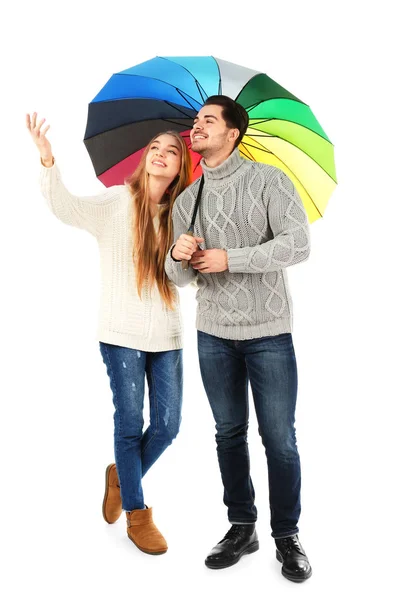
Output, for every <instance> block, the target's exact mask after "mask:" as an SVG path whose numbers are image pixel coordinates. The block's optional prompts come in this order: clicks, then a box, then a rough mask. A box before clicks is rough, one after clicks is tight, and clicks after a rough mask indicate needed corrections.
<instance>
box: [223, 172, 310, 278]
mask: <svg viewBox="0 0 400 600" xmlns="http://www.w3.org/2000/svg"><path fill="white" fill-rule="evenodd" d="M264 202H265V204H266V208H267V211H268V221H269V226H270V227H271V230H272V233H273V235H274V238H273V239H272V240H269V241H268V242H265V243H263V244H260V245H258V246H254V247H246V248H234V249H230V250H228V251H227V254H228V270H229V272H230V273H266V272H268V271H276V270H278V269H283V268H286V267H290V266H292V265H295V264H297V263H300V262H302V261H304V260H306V259H307V258H308V256H309V254H310V236H309V227H308V218H307V214H306V211H305V209H304V206H303V202H302V200H301V198H300V196H299V194H298V192H297V190H296V189H295V187H294V185H293V183H292V182H291V180H290V179H289V177H287V175H285V173H283V171H278V173H277V174H276V175H275V176H274V177H273V179H272V181H271V183H270V185H269V186H268V188H267V189H266V190H265V192H264Z"/></svg>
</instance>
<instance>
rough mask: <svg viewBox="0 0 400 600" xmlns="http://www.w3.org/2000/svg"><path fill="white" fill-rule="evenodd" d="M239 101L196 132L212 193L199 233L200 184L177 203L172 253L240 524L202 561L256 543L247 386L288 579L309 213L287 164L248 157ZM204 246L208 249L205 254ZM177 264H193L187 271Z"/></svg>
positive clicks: (221, 558)
mask: <svg viewBox="0 0 400 600" xmlns="http://www.w3.org/2000/svg"><path fill="white" fill-rule="evenodd" d="M247 126H248V115H247V113H246V111H245V110H244V108H243V107H241V106H240V105H239V104H237V103H236V102H234V101H233V100H232V99H230V98H228V97H227V96H212V97H210V98H208V100H207V102H206V103H205V105H204V106H203V107H202V108H201V110H200V111H199V113H198V115H197V117H196V118H195V120H194V125H193V129H192V131H191V142H192V148H193V150H194V151H196V152H198V153H199V154H201V155H202V157H203V158H202V161H201V165H202V169H203V173H204V188H203V191H202V195H201V200H200V205H199V212H198V215H197V218H196V223H195V228H194V233H195V235H194V236H191V235H187V231H188V227H189V224H190V222H191V218H192V214H193V209H194V205H195V200H196V196H197V193H198V190H199V184H200V181H199V180H197V181H195V182H194V183H193V184H192V185H191V186H189V187H188V188H187V189H186V190H185V191H184V192H183V193H182V194H181V195H180V196H179V197H178V198H177V200H176V202H175V205H174V209H173V222H174V232H175V236H174V239H175V240H176V242H175V244H174V246H173V247H172V248H171V251H170V253H169V254H168V256H167V260H166V265H165V267H166V272H167V274H168V277H169V278H170V279H171V280H172V281H173V282H174V283H175V284H177V285H178V286H184V285H186V284H188V283H189V282H190V281H193V280H194V279H197V285H198V288H199V289H198V292H197V300H198V308H197V320H196V326H197V329H198V350H199V360H200V370H201V375H202V379H203V384H204V387H205V390H206V393H207V396H208V400H209V402H210V406H211V409H212V411H213V415H214V419H215V422H216V431H217V433H216V441H217V452H218V460H219V466H220V470H221V477H222V482H223V485H224V503H225V504H226V506H227V507H228V519H229V521H230V523H231V525H232V527H231V528H230V530H229V531H228V533H227V534H226V536H225V537H224V538H223V540H222V541H221V542H220V543H219V544H217V545H216V546H215V547H214V548H213V549H212V551H211V553H210V554H209V555H208V556H207V558H206V565H207V566H208V567H210V568H214V569H219V568H223V567H228V566H231V565H233V564H235V563H236V562H237V561H238V560H239V559H240V558H241V556H242V555H243V554H248V553H251V552H255V551H256V550H258V538H257V533H256V529H255V522H256V520H257V510H256V507H255V505H254V489H253V485H252V481H251V477H250V468H249V453H248V446H247V429H248V382H249V381H250V385H251V389H252V394H253V399H254V404H255V409H256V414H257V420H258V425H259V432H260V435H261V439H262V442H263V445H264V447H265V451H266V456H267V461H268V475H269V494H270V510H271V528H272V536H273V537H274V538H275V544H276V556H277V558H278V560H279V561H280V562H282V563H283V566H282V574H283V575H284V576H285V577H287V578H288V579H290V580H292V581H303V580H305V579H308V577H310V576H311V566H310V564H309V561H308V559H307V556H306V554H305V552H304V550H303V548H302V546H301V545H300V542H299V540H298V536H297V533H298V527H297V522H298V519H299V515H300V460H299V455H298V451H297V446H296V437H295V428H294V420H295V406H296V394H297V370H296V358H295V353H294V349H293V343H292V336H291V330H292V309H291V298H290V293H289V289H288V284H287V278H286V273H285V269H286V267H289V266H291V265H294V264H297V263H299V262H301V261H303V260H306V259H307V257H308V255H309V233H308V221H307V216H306V213H305V211H304V208H303V204H302V202H301V199H300V197H299V195H298V194H297V192H296V190H295V188H294V186H293V184H292V183H291V181H290V179H289V178H288V177H287V176H286V175H285V174H284V173H283V172H282V171H281V170H279V169H277V168H275V167H271V166H269V165H264V164H261V163H257V162H252V161H249V160H246V159H243V158H241V156H240V154H239V150H238V149H237V147H238V145H239V143H240V141H241V139H242V137H243V135H244V133H245V131H246V129H247ZM203 242H204V246H205V248H206V249H201V248H200V244H202V243H203ZM181 261H189V266H188V268H187V269H184V268H182V264H181Z"/></svg>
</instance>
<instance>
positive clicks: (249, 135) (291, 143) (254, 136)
mask: <svg viewBox="0 0 400 600" xmlns="http://www.w3.org/2000/svg"><path fill="white" fill-rule="evenodd" d="M247 135H248V137H250V138H256V137H269V138H275V139H277V140H282V142H285V143H286V144H290V145H291V146H293V148H297V150H300V152H302V153H303V154H305V155H306V156H308V158H309V159H310V160H312V161H313V162H315V164H316V165H318V166H319V167H320V169H322V170H323V172H324V173H325V174H326V175H327V176H328V177H329V179H332V181H333V182H334V183H336V184H337V181H336V179H334V178H333V177H332V175H329V173H327V171H325V169H324V167H321V165H320V164H319V163H317V161H316V160H314V158H313V157H312V156H310V155H309V154H308V152H306V151H305V150H303V149H302V148H299V146H296V144H293V142H290V141H289V140H285V139H284V138H281V137H280V136H279V135H269V134H268V135H262V134H260V135H257V134H253V133H251V134H247ZM323 139H324V138H323ZM253 147H254V148H256V146H253ZM259 150H260V148H259ZM266 150H267V152H269V153H270V154H274V153H273V152H271V151H270V150H268V149H266ZM279 160H281V159H279ZM282 162H283V161H282Z"/></svg>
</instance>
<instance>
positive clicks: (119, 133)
mask: <svg viewBox="0 0 400 600" xmlns="http://www.w3.org/2000/svg"><path fill="white" fill-rule="evenodd" d="M215 94H224V95H226V96H229V97H230V98H233V99H234V100H236V101H237V102H238V103H239V104H241V105H242V106H244V107H245V109H246V110H247V112H248V115H249V127H248V129H247V132H246V134H245V136H244V138H243V140H242V143H241V144H240V146H239V151H240V153H241V155H242V156H244V157H245V158H247V159H250V160H255V161H259V162H263V163H266V164H270V165H273V166H276V167H279V168H280V169H282V171H284V172H285V173H286V174H287V175H288V176H289V177H290V178H291V180H292V181H293V183H294V185H295V186H296V188H297V190H298V192H299V194H300V196H301V198H302V200H303V203H304V206H305V208H306V211H307V214H308V218H309V221H310V222H313V221H315V220H316V219H318V218H319V217H321V216H322V214H323V213H324V211H325V208H326V205H327V203H328V200H329V197H330V195H331V194H332V191H333V190H334V188H335V186H336V172H335V163H334V155H333V145H332V143H331V142H330V140H329V138H328V136H327V135H326V133H325V132H324V130H323V129H322V127H321V125H320V124H319V123H318V121H317V119H316V118H315V116H314V115H313V113H312V111H311V109H310V107H309V106H307V105H306V104H304V103H303V102H302V101H301V100H299V99H298V98H296V97H295V96H294V95H293V94H291V93H290V92H288V91H287V90H285V89H284V88H283V87H282V86H280V85H279V84H278V83H276V82H275V81H273V80H272V79H271V78H270V77H268V75H266V74H265V73H260V72H259V71H253V70H251V69H248V68H245V67H242V66H238V65H235V64H233V63H229V62H227V61H224V60H221V59H219V58H214V57H212V56H188V57H182V56H181V57H156V58H153V59H151V60H148V61H146V62H144V63H141V64H139V65H137V66H135V67H132V68H130V69H126V70H125V71H121V72H120V73H116V74H114V75H113V76H112V77H111V78H110V79H109V81H108V82H107V83H106V85H105V86H104V87H103V88H102V89H101V90H100V92H99V93H98V94H97V96H96V97H95V98H94V99H93V100H92V102H91V103H90V104H89V113H88V121H87V127H86V132H85V139H84V142H85V145H86V148H87V150H88V152H89V155H90V158H91V160H92V163H93V166H94V169H95V172H96V175H97V176H98V178H99V179H100V180H101V181H102V182H103V183H104V184H105V185H106V186H107V187H108V186H111V185H116V184H121V183H123V181H124V179H125V177H127V176H128V175H130V174H131V173H132V172H133V171H134V169H135V168H136V166H137V165H138V163H139V160H140V157H141V155H142V152H143V148H144V146H146V144H147V143H148V141H149V140H150V139H151V137H152V136H153V135H156V134H157V133H159V132H160V131H164V130H166V129H175V130H177V131H179V132H180V134H181V135H182V136H183V137H184V139H185V141H186V143H187V144H188V146H189V149H190V139H189V133H190V129H191V128H192V124H193V118H194V117H195V116H196V114H197V112H198V111H199V110H200V108H201V107H202V105H203V104H204V102H205V100H206V99H207V98H208V97H209V96H213V95H215ZM191 153H192V158H193V167H194V168H193V179H195V178H196V177H198V176H199V175H200V174H201V166H200V164H199V163H200V159H201V157H200V156H199V155H198V154H197V153H194V152H193V151H192V150H191Z"/></svg>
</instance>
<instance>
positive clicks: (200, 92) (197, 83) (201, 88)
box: [158, 56, 208, 102]
mask: <svg viewBox="0 0 400 600" xmlns="http://www.w3.org/2000/svg"><path fill="white" fill-rule="evenodd" d="M158 58H161V59H162V60H166V61H167V62H174V61H171V60H169V59H168V58H166V57H165V56H159V57H158ZM175 64H178V63H175ZM179 66H180V67H181V68H182V69H183V70H184V71H186V73H188V74H189V75H190V77H191V78H192V79H193V80H194V81H195V83H196V86H197V89H198V90H199V94H200V96H201V99H202V100H203V102H204V96H205V97H206V98H207V97H208V96H207V94H206V91H205V89H204V88H203V86H202V85H201V84H200V82H199V81H198V79H196V77H195V76H194V75H193V73H191V72H190V71H189V69H187V68H186V67H184V66H183V65H181V64H179ZM203 94H204V95H203ZM191 97H192V96H190V98H191ZM193 100H194V98H193Z"/></svg>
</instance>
